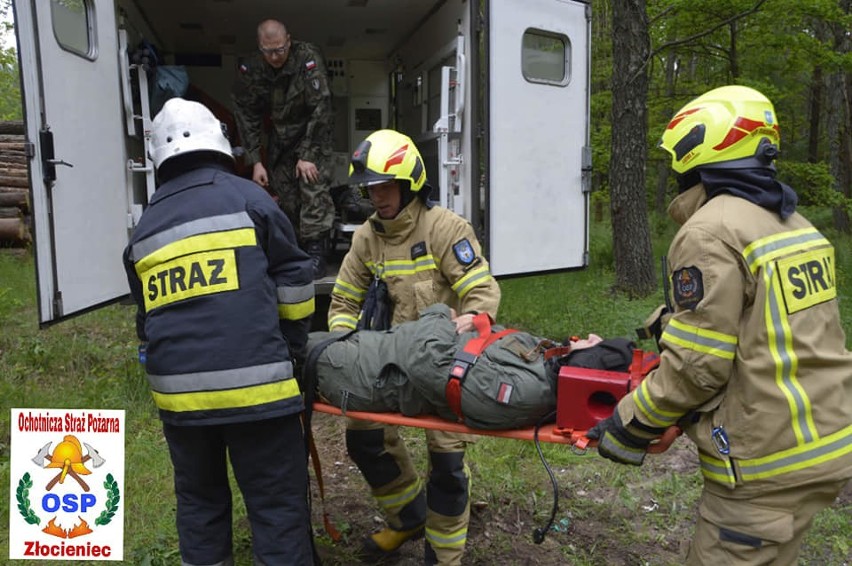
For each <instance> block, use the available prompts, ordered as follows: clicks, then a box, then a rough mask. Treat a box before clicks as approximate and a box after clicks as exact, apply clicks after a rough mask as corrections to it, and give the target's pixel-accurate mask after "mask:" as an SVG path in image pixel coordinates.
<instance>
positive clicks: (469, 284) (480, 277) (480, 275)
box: [452, 266, 491, 299]
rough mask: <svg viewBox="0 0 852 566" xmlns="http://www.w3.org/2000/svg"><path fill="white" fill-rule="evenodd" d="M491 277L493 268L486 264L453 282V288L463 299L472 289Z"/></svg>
mask: <svg viewBox="0 0 852 566" xmlns="http://www.w3.org/2000/svg"><path fill="white" fill-rule="evenodd" d="M490 279H491V270H489V269H488V268H487V267H485V266H482V267H478V268H476V269H474V270H472V271H471V272H470V273H468V274H466V275H465V276H464V277H462V278H461V279H459V280H458V281H456V282H455V283H454V284H453V286H452V289H453V291H455V292H456V294H457V295H458V296H459V298H460V299H463V298H464V296H465V295H467V294H468V293H469V292H470V290H471V289H473V288H475V287H476V286H477V285H479V284H480V283H482V282H483V281H488V280H490Z"/></svg>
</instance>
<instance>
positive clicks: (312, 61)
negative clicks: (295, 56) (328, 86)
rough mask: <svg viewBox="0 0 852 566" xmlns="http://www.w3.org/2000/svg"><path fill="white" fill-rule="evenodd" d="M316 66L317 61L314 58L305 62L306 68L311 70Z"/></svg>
mask: <svg viewBox="0 0 852 566" xmlns="http://www.w3.org/2000/svg"><path fill="white" fill-rule="evenodd" d="M316 66H317V62H316V61H314V60H313V59H311V60H310V61H308V62H307V63H305V68H306V69H307V70H309V71H313V70H314V68H315V67H316Z"/></svg>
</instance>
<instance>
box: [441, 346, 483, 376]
mask: <svg viewBox="0 0 852 566" xmlns="http://www.w3.org/2000/svg"><path fill="white" fill-rule="evenodd" d="M478 358H479V356H475V355H474V354H471V353H469V352H465V351H464V350H462V351H460V352H457V353H456V355H455V358H453V365H452V366H450V375H449V378H448V379H458V380H459V381H460V382H461V381H464V378H465V377H467V372H468V371H469V370H470V368H471V366H473V364H475V363H476V360H477V359H478Z"/></svg>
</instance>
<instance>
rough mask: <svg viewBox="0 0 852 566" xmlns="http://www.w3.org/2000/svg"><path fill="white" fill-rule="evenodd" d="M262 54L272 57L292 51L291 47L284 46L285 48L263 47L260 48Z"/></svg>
mask: <svg viewBox="0 0 852 566" xmlns="http://www.w3.org/2000/svg"><path fill="white" fill-rule="evenodd" d="M259 49H260V52H261V53H263V54H264V55H268V56H272V55H284V54H285V53H287V51H289V50H290V45H289V44H288V45H284V46H283V47H270V48H267V49H264V48H263V47H261V48H259Z"/></svg>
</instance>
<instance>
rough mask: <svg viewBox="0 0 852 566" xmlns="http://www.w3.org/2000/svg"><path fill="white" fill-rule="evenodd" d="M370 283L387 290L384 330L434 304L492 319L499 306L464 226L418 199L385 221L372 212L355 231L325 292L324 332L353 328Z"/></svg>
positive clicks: (495, 290)
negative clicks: (389, 307)
mask: <svg viewBox="0 0 852 566" xmlns="http://www.w3.org/2000/svg"><path fill="white" fill-rule="evenodd" d="M468 246H469V247H468ZM373 277H381V278H382V279H384V280H385V282H386V283H387V285H388V293H389V294H390V297H391V299H392V301H393V319H392V320H391V324H392V325H395V324H399V323H400V322H405V321H408V320H416V319H417V317H418V313H419V312H420V311H421V310H423V309H424V308H426V307H427V306H429V305H432V304H434V303H444V304H446V305H448V306H450V307H451V308H454V309H455V310H456V312H457V313H459V314H461V313H464V312H471V311H476V312H487V313H489V314H491V316H492V317H496V316H497V308H498V306H499V305H500V287H499V286H498V284H497V281H496V280H495V279H494V277H492V276H491V270H490V268H489V266H488V261H487V260H486V259H485V258H484V257H482V250H481V248H480V245H479V242H478V241H477V239H476V236H475V235H474V233H473V228H472V227H471V225H470V223H469V222H467V221H466V220H465V219H464V218H462V217H461V216H459V215H457V214H455V213H454V212H452V211H450V210H447V209H445V208H441V207H437V206H435V207H432V208H428V209H427V208H426V206H425V205H424V204H423V203H422V202H421V201H420V200H418V199H415V200H414V201H412V202H410V203H409V204H408V205H407V206H406V207H405V208H403V210H402V211H401V212H400V213H399V215H398V216H397V217H396V218H394V219H393V220H381V219H379V218H378V215H377V214H375V213H374V214H373V215H372V216H371V217H370V218H369V219H368V220H367V222H365V223H364V224H363V225H361V226H360V227H359V228H358V229H357V230H356V231H355V234H354V235H353V237H352V247H351V248H350V250H349V252H348V253H347V254H346V257H344V259H343V263H342V265H341V267H340V271H339V273H338V276H337V280H336V281H335V284H334V289H333V290H332V293H331V306H330V308H329V311H328V326H329V329H331V330H343V329H354V328H355V326H356V324H357V322H358V315H359V313H360V310H361V305H362V304H363V302H364V299H365V297H366V294H367V288H368V287H369V285H370V281H371V280H372V278H373Z"/></svg>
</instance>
